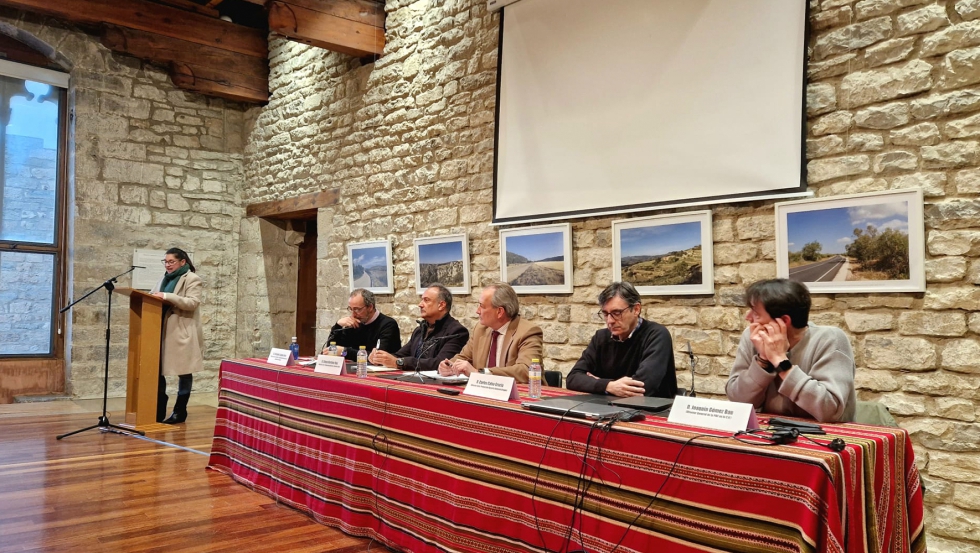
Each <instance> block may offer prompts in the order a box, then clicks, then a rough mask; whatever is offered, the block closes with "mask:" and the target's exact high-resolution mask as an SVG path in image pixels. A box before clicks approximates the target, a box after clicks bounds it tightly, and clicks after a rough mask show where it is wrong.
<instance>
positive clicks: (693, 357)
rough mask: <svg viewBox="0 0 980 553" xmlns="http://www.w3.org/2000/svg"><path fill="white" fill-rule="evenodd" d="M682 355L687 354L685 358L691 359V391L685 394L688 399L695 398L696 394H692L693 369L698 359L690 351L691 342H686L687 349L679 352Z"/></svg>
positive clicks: (692, 351)
mask: <svg viewBox="0 0 980 553" xmlns="http://www.w3.org/2000/svg"><path fill="white" fill-rule="evenodd" d="M681 352H682V353H687V356H688V357H689V358H690V359H691V389H690V391H688V392H687V396H688V397H696V396H697V394H695V393H694V367H696V366H697V364H698V358H697V357H695V355H694V350H692V349H691V341H690V340H688V341H687V349H686V350H683V349H682V350H681Z"/></svg>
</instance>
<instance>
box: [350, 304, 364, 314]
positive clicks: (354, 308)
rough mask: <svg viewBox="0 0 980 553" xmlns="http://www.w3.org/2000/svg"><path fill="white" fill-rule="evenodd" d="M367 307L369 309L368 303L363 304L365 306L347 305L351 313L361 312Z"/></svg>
mask: <svg viewBox="0 0 980 553" xmlns="http://www.w3.org/2000/svg"><path fill="white" fill-rule="evenodd" d="M365 309H367V306H366V305H365V306H363V307H350V306H348V307H347V311H349V312H351V313H360V312H362V311H364V310H365Z"/></svg>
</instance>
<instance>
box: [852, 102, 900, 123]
mask: <svg viewBox="0 0 980 553" xmlns="http://www.w3.org/2000/svg"><path fill="white" fill-rule="evenodd" d="M910 119H911V116H910V115H909V106H908V104H906V103H904V102H893V103H891V104H885V105H881V106H871V107H867V108H864V109H860V110H858V111H857V112H856V113H855V114H854V123H855V124H856V125H857V126H858V127H861V128H865V129H893V128H895V127H901V126H902V125H905V124H907V123H908V122H909V120H910Z"/></svg>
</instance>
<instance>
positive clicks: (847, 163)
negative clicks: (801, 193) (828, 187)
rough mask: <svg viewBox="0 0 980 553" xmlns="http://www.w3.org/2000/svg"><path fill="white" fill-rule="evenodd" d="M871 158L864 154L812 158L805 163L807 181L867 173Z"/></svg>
mask: <svg viewBox="0 0 980 553" xmlns="http://www.w3.org/2000/svg"><path fill="white" fill-rule="evenodd" d="M870 169H871V160H870V158H869V157H868V156H866V155H854V156H842V157H835V158H826V159H814V160H811V161H810V162H808V163H807V182H809V183H818V182H823V181H827V180H831V179H837V178H840V177H847V176H851V175H859V174H862V173H867V172H868V171H869V170H870Z"/></svg>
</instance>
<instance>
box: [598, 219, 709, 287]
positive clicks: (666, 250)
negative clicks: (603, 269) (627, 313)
mask: <svg viewBox="0 0 980 553" xmlns="http://www.w3.org/2000/svg"><path fill="white" fill-rule="evenodd" d="M612 234H613V280H616V281H627V282H629V283H630V284H632V285H633V286H635V287H636V291H637V292H639V293H640V295H643V296H661V295H668V296H677V295H693V294H714V292H715V276H714V256H713V250H712V240H713V239H712V234H711V211H710V210H705V211H691V212H684V213H672V214H669V215H657V216H653V217H642V218H636V219H620V220H617V221H613V222H612Z"/></svg>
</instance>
